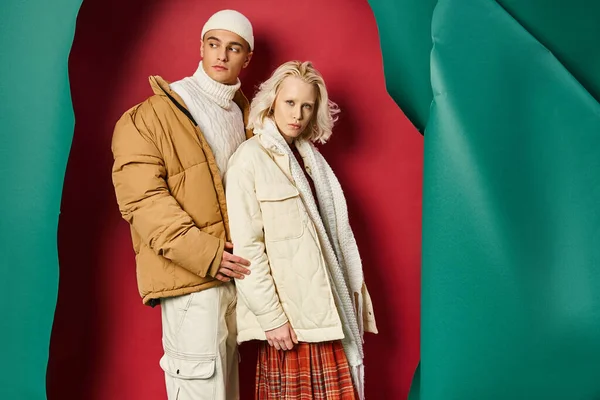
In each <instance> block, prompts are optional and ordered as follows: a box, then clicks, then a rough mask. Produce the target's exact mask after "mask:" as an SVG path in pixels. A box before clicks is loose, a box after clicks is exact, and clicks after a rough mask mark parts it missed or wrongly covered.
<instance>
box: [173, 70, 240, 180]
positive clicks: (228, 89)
mask: <svg viewBox="0 0 600 400" xmlns="http://www.w3.org/2000/svg"><path fill="white" fill-rule="evenodd" d="M170 86H171V89H172V90H173V91H174V92H175V93H177V94H178V95H179V96H181V98H182V99H183V101H184V102H185V105H186V107H187V109H188V110H189V111H190V113H191V114H192V117H194V119H195V120H196V123H197V124H198V127H199V128H200V130H201V131H202V133H203V134H204V137H205V138H206V141H207V142H208V144H209V145H210V148H211V149H212V151H213V154H214V156H215V160H216V162H217V166H218V167H219V171H220V172H221V176H223V175H225V172H226V170H227V162H228V161H229V157H231V155H232V154H233V153H234V152H235V151H236V150H237V148H238V146H239V145H240V144H242V142H243V141H244V140H245V139H246V133H245V130H244V119H243V116H242V111H241V110H240V108H239V107H238V106H237V104H235V103H234V102H233V96H234V95H235V93H236V92H237V91H238V89H239V88H240V81H239V79H238V81H237V83H236V84H235V85H224V84H222V83H219V82H217V81H215V80H213V79H212V78H211V77H209V76H208V75H207V74H206V72H204V68H202V61H200V65H199V66H198V69H197V70H196V72H195V73H194V75H192V76H191V77H188V78H184V79H182V80H180V81H177V82H173V83H172V84H171V85H170Z"/></svg>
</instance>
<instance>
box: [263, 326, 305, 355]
mask: <svg viewBox="0 0 600 400" xmlns="http://www.w3.org/2000/svg"><path fill="white" fill-rule="evenodd" d="M265 334H266V335H267V342H269V345H270V346H273V347H275V348H276V349H277V350H284V351H285V350H292V349H293V348H294V344H298V338H297V337H296V332H294V330H293V329H292V326H291V325H290V323H289V322H286V323H285V325H283V326H280V327H279V328H275V329H273V330H270V331H267V332H265Z"/></svg>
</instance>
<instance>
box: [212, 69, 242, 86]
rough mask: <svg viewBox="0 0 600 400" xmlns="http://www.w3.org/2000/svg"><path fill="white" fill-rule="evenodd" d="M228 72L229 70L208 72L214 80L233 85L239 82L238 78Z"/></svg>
mask: <svg viewBox="0 0 600 400" xmlns="http://www.w3.org/2000/svg"><path fill="white" fill-rule="evenodd" d="M228 72H229V71H222V72H217V71H211V73H210V74H208V76H210V77H211V78H212V79H213V80H215V81H217V82H219V83H222V84H223V85H233V84H235V83H236V82H237V79H236V78H232V77H231V75H230V74H229V73H228Z"/></svg>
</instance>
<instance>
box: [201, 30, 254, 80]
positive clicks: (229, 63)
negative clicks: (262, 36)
mask: <svg viewBox="0 0 600 400" xmlns="http://www.w3.org/2000/svg"><path fill="white" fill-rule="evenodd" d="M200 55H201V56H202V60H203V61H202V65H203V67H204V71H205V72H206V74H207V75H208V76H210V77H211V78H212V79H214V80H215V81H217V82H220V83H223V84H225V85H234V84H235V83H236V82H237V79H238V76H239V75H240V72H241V71H242V69H243V68H246V67H247V66H248V64H249V63H250V59H251V58H252V52H251V51H250V46H249V45H248V43H247V42H246V41H245V40H244V39H242V37H241V36H239V35H237V34H235V33H233V32H229V31H225V30H222V29H214V30H212V31H208V32H206V34H205V35H204V38H203V40H202V41H201V42H200Z"/></svg>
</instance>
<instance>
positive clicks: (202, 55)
mask: <svg viewBox="0 0 600 400" xmlns="http://www.w3.org/2000/svg"><path fill="white" fill-rule="evenodd" d="M200 58H204V41H203V40H201V41H200Z"/></svg>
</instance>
